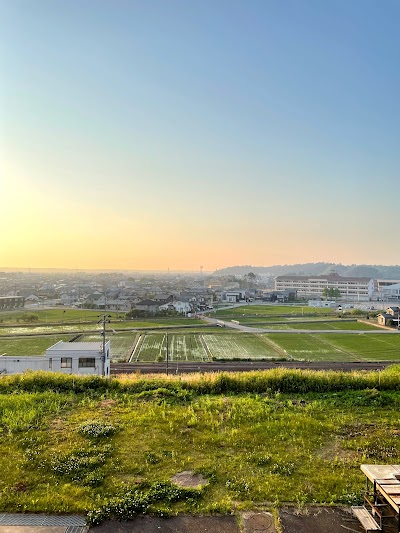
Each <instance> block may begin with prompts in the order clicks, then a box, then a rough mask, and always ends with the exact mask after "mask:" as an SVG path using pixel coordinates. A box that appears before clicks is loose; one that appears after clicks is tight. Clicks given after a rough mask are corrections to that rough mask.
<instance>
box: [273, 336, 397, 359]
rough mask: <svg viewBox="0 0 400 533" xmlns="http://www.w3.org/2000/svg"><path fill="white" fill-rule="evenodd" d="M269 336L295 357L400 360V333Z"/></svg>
mask: <svg viewBox="0 0 400 533" xmlns="http://www.w3.org/2000/svg"><path fill="white" fill-rule="evenodd" d="M267 336H268V338H269V339H270V340H272V341H273V342H275V343H276V344H277V345H278V346H280V348H282V349H283V350H284V351H285V353H286V354H287V356H288V357H293V359H305V360H307V361H400V335H373V334H369V335H362V333H361V334H360V335H346V334H343V335H341V334H335V335H329V334H317V335H312V334H310V335H307V334H299V335H296V334H284V333H282V334H281V333H268V334H267Z"/></svg>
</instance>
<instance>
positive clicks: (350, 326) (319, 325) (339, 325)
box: [249, 320, 379, 331]
mask: <svg viewBox="0 0 400 533" xmlns="http://www.w3.org/2000/svg"><path fill="white" fill-rule="evenodd" d="M249 326H250V327H251V325H250V324H249ZM255 327H265V328H271V329H282V330H285V329H302V330H305V329H314V330H317V329H318V330H324V329H336V330H353V331H370V330H376V329H379V328H378V327H377V326H374V325H373V324H366V323H365V322H342V321H341V320H338V321H337V322H304V323H301V324H298V323H294V324H290V323H288V324H268V323H267V324H264V325H263V326H261V325H259V324H257V325H256V326H255Z"/></svg>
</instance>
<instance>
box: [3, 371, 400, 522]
mask: <svg viewBox="0 0 400 533" xmlns="http://www.w3.org/2000/svg"><path fill="white" fill-rule="evenodd" d="M399 408H400V369H399V368H398V367H393V368H389V369H387V370H385V371H383V372H380V373H372V372H369V373H366V372H358V373H349V374H341V373H337V374H336V373H334V372H304V371H303V372H301V371H292V370H281V369H279V370H277V371H266V372H254V373H249V374H244V373H243V374H239V373H238V374H229V375H228V374H220V375H202V376H200V375H197V376H187V378H183V377H182V376H178V377H173V378H172V377H169V378H166V377H165V378H162V377H158V378H157V379H154V380H152V379H148V378H147V377H146V378H142V377H140V376H134V377H130V378H128V377H126V378H123V379H118V380H117V379H113V380H111V381H106V380H103V379H101V378H95V377H88V376H86V377H76V376H75V377H72V376H62V375H52V374H45V373H36V374H35V373H31V374H29V373H28V374H24V375H21V376H12V377H7V376H6V377H3V378H1V379H0V453H1V455H0V457H1V459H0V462H1V468H0V511H11V512H17V511H30V512H86V513H89V519H90V521H91V522H92V523H98V522H100V521H101V520H104V519H105V518H108V517H115V518H129V517H132V516H134V515H135V514H137V513H143V512H150V513H154V514H157V515H160V516H168V515H171V514H175V513H178V512H189V513H193V514H196V513H209V512H232V511H233V510H234V509H236V508H240V509H247V508H251V507H252V506H254V505H255V504H256V503H260V502H262V503H266V502H269V504H271V505H272V503H274V504H275V505H279V503H283V502H291V503H294V504H296V505H304V504H311V503H325V504H334V503H346V504H348V503H354V502H358V501H359V500H360V498H361V495H362V490H363V476H362V474H361V472H360V468H359V467H360V464H361V463H376V462H380V463H382V462H383V463H386V462H387V463H390V464H396V463H399V461H400V427H399V426H400V418H399V415H398V413H399ZM184 470H192V471H194V472H196V473H201V474H203V476H205V477H206V478H207V479H208V481H209V484H208V485H207V486H206V487H204V488H203V489H201V490H192V491H190V490H189V491H185V490H182V489H179V488H177V487H175V486H173V485H171V483H170V479H171V477H172V476H173V475H174V474H176V473H178V472H181V471H184Z"/></svg>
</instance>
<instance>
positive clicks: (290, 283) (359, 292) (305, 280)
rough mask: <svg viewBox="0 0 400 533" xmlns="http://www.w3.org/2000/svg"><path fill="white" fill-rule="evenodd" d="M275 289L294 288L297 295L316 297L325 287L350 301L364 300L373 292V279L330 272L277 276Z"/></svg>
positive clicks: (321, 294) (321, 293) (322, 292)
mask: <svg viewBox="0 0 400 533" xmlns="http://www.w3.org/2000/svg"><path fill="white" fill-rule="evenodd" d="M275 289H276V290H278V291H284V290H289V289H294V290H296V292H297V296H298V297H300V298H301V297H310V298H318V297H321V296H323V295H324V291H325V290H326V289H337V290H338V291H339V292H340V298H341V299H343V300H347V301H350V302H365V301H369V300H370V299H371V296H372V293H373V292H374V280H373V279H370V278H346V277H342V276H339V275H338V274H335V273H332V274H328V275H327V276H278V277H277V278H276V279H275Z"/></svg>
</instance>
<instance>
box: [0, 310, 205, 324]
mask: <svg viewBox="0 0 400 533" xmlns="http://www.w3.org/2000/svg"><path fill="white" fill-rule="evenodd" d="M24 315H36V316H37V317H38V320H37V321H35V322H30V323H26V322H24V320H23V317H24ZM102 315H104V311H102V310H101V309H94V310H82V309H69V308H60V309H39V310H35V309H33V310H32V309H23V310H18V311H0V324H1V325H8V324H10V325H11V324H12V325H15V324H21V325H24V324H26V325H27V327H29V325H31V326H35V325H41V326H43V325H46V324H59V325H68V324H70V323H78V324H80V323H81V324H84V323H85V322H91V323H92V324H96V323H97V321H98V320H99V317H101V316H102ZM107 315H111V323H112V324H113V327H114V328H117V327H120V328H121V327H131V328H134V327H154V326H163V325H165V326H176V325H191V324H193V325H196V324H203V323H204V321H202V320H200V319H197V318H186V317H184V316H182V317H166V318H151V319H144V320H143V319H132V320H124V317H125V313H121V312H120V313H117V312H116V311H107ZM121 319H122V320H121Z"/></svg>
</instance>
